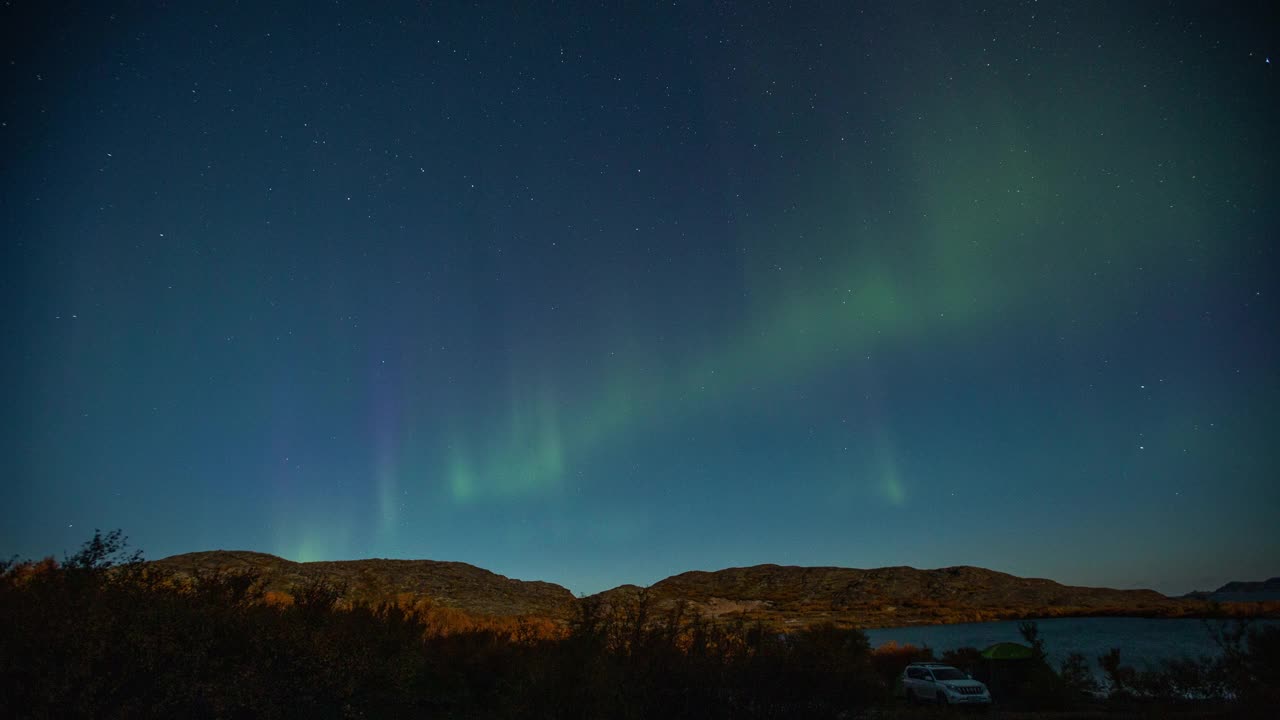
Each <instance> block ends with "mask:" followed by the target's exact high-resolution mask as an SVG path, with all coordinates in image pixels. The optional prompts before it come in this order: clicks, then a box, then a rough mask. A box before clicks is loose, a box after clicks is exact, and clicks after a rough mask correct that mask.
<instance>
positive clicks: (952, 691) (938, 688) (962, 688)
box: [902, 663, 991, 705]
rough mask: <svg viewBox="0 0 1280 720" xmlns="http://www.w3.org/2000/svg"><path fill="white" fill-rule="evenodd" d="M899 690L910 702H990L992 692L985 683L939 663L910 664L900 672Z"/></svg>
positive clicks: (940, 703)
mask: <svg viewBox="0 0 1280 720" xmlns="http://www.w3.org/2000/svg"><path fill="white" fill-rule="evenodd" d="M902 689H903V690H904V691H905V692H906V694H907V700H909V701H911V702H936V703H938V704H939V705H949V704H955V705H990V704H991V693H990V692H989V691H988V690H987V686H986V685H983V684H982V683H980V682H978V681H977V680H974V679H973V678H971V677H969V675H968V674H966V673H964V672H961V671H959V670H957V669H955V668H953V667H951V666H950V665H943V664H942V663H911V664H910V665H908V666H907V669H906V670H903V671H902Z"/></svg>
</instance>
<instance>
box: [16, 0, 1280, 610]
mask: <svg viewBox="0 0 1280 720" xmlns="http://www.w3.org/2000/svg"><path fill="white" fill-rule="evenodd" d="M83 5H85V6H76V5H72V4H61V3H48V2H15V3H12V4H9V5H6V6H5V7H4V8H3V9H0V27H3V28H4V31H3V32H4V34H5V41H4V43H3V47H4V50H3V59H4V60H5V62H4V67H3V71H2V72H3V77H4V88H5V89H4V98H3V109H2V112H0V142H3V150H4V152H3V158H4V161H3V167H4V171H3V185H2V186H0V191H2V192H0V212H2V213H3V215H2V218H3V223H4V224H3V227H4V244H3V256H2V257H0V260H2V261H3V269H0V282H2V285H0V291H2V292H3V299H4V307H5V313H4V316H5V333H4V335H5V337H6V338H8V341H7V342H6V343H5V344H4V352H3V367H2V369H3V371H4V377H5V378H6V381H7V384H8V392H7V393H6V394H7V396H8V398H9V400H8V402H6V403H5V408H6V412H5V413H4V414H3V427H2V428H0V430H2V431H3V432H2V433H0V435H2V437H3V439H2V440H0V463H2V464H0V481H2V482H3V490H4V499H5V501H4V511H3V516H2V517H3V523H0V547H2V548H3V549H4V551H5V552H6V553H9V552H13V553H18V554H20V555H28V556H41V555H45V554H50V553H53V554H59V555H60V554H61V552H62V551H64V550H70V549H74V548H75V547H76V546H78V544H79V543H80V542H81V541H83V540H84V539H85V538H86V537H87V536H88V535H89V534H91V533H92V529H93V528H94V527H102V528H115V527H120V528H123V529H124V530H125V531H126V533H128V534H129V535H130V536H131V537H132V539H133V541H134V544H136V545H138V546H140V547H142V548H143V549H144V550H145V551H146V553H147V555H148V556H149V557H160V556H164V555H168V554H172V553H178V552H186V551H192V550H204V549H213V548H236V549H252V550H260V551H265V552H272V553H276V554H279V555H282V556H285V557H288V558H291V559H294V560H314V559H335V558H361V557H371V556H383V557H406V558H433V559H445V560H461V561H465V562H470V563H473V564H476V565H480V566H482V567H486V568H489V569H492V570H495V571H497V572H500V573H503V574H506V575H511V576H514V577H520V578H532V579H545V580H550V581H553V582H558V583H561V584H563V585H566V586H567V587H569V588H570V589H572V590H574V591H576V592H594V591H598V590H602V589H605V588H607V587H611V586H613V585H616V584H620V583H623V582H636V583H642V584H647V583H650V582H653V581H655V580H657V579H660V578H661V577H664V576H666V575H669V574H673V573H676V572H680V571H683V570H688V569H716V568H721V567H727V566H735V565H748V564H756V563H763V562H776V563H783V564H799V565H843V566H852V567H872V566H881V565H913V566H916V567H939V566H947V565H956V564H972V565H981V566H986V567H991V568H994V569H997V570H1003V571H1007V572H1012V573H1016V574H1020V575H1032V576H1041V577H1051V578H1053V579H1056V580H1060V581H1063V582H1068V583H1073V584H1103V585H1112V586H1117V587H1132V586H1149V587H1155V588H1156V589H1159V590H1162V591H1166V592H1185V591H1187V590H1191V589H1193V588H1210V587H1213V586H1216V585H1217V584H1219V583H1221V582H1223V581H1226V580H1228V579H1256V578H1261V577H1269V576H1271V575H1274V574H1276V572H1277V570H1278V569H1280V533H1277V532H1276V518H1277V516H1278V515H1280V513H1278V511H1280V486H1278V484H1277V480H1280V476H1278V474H1277V453H1276V451H1275V450H1274V446H1275V443H1276V437H1277V430H1278V429H1280V410H1278V408H1280V384H1278V378H1277V367H1280V364H1278V361H1280V357H1278V354H1277V342H1276V327H1277V326H1278V323H1277V302H1276V290H1277V284H1276V282H1275V279H1276V278H1275V268H1276V267H1278V266H1280V265H1278V264H1277V260H1278V258H1277V257H1276V255H1277V252H1276V234H1277V228H1278V227H1280V225H1278V222H1277V221H1278V220H1280V218H1278V217H1277V214H1278V211H1277V204H1276V202H1275V185H1274V182H1275V178H1276V176H1277V169H1278V168H1277V152H1276V143H1275V122H1276V118H1275V108H1276V107H1277V106H1280V103H1278V102H1277V85H1276V75H1275V70H1274V65H1273V64H1272V63H1271V61H1270V58H1271V56H1272V55H1278V54H1280V46H1277V42H1276V41H1277V36H1276V31H1275V28H1276V25H1275V23H1274V22H1273V20H1274V18H1271V17H1269V16H1267V15H1266V13H1265V9H1266V8H1267V4H1266V3H1256V4H1251V3H1233V4H1232V5H1231V7H1230V8H1226V9H1222V10H1216V9H1213V8H1211V7H1210V5H1209V4H1208V3H1198V2H1196V3H1183V2H1173V3H1168V2H1162V3H1123V4H1116V3H1065V4H1055V3H1035V2H1031V3H1015V2H1004V3H965V4H959V3H935V2H877V3H832V4H827V5H821V6H820V7H807V8H779V7H769V8H765V7H763V6H758V5H757V4H755V3H690V4H682V3H677V4H669V5H663V6H661V7H658V6H651V5H649V4H636V5H634V6H630V7H627V8H619V7H615V6H612V5H610V6H608V7H598V6H594V5H585V4H580V3H569V4H559V5H554V6H553V5H551V4H547V3H536V4H532V5H526V6H524V7H523V8H521V9H518V10H511V9H507V8H502V7H499V6H498V5H496V4H492V3H481V4H480V5H479V6H478V7H477V6H469V5H468V6H463V5H462V4H457V3H445V4H442V5H441V6H438V7H437V6H420V5H418V4H415V3H390V2H389V3H377V4H365V3H320V2H305V3H271V4H268V5H270V7H269V8H268V7H266V6H264V5H263V4H261V3H241V4H239V5H234V4H231V3H208V4H204V3H176V4H149V3H130V4H121V5H119V6H118V7H114V6H112V5H111V4H109V3H88V4H83ZM744 5H746V6H749V7H743V6H744Z"/></svg>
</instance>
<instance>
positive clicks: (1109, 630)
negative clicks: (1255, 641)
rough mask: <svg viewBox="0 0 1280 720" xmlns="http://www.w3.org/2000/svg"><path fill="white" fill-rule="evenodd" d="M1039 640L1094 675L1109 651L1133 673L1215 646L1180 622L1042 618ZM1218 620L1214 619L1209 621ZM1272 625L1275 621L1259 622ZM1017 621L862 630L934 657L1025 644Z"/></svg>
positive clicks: (874, 643)
mask: <svg viewBox="0 0 1280 720" xmlns="http://www.w3.org/2000/svg"><path fill="white" fill-rule="evenodd" d="M1035 622H1036V624H1037V625H1039V626H1040V637H1042V638H1044V643H1045V650H1046V652H1048V654H1049V662H1050V663H1051V664H1052V665H1053V666H1054V668H1058V667H1061V664H1062V661H1063V659H1065V658H1066V656H1067V654H1068V653H1073V652H1078V653H1081V654H1082V655H1084V656H1085V658H1087V659H1088V660H1089V663H1090V665H1092V666H1093V670H1094V673H1099V672H1100V670H1099V668H1098V656H1099V655H1103V654H1105V653H1106V652H1107V651H1108V650H1110V649H1111V648H1113V647H1118V648H1120V661H1121V663H1122V664H1124V665H1132V666H1133V667H1135V668H1138V669H1139V670H1143V669H1147V668H1149V667H1154V666H1155V664H1156V663H1158V662H1159V661H1161V660H1164V659H1167V658H1177V657H1184V656H1190V657H1200V656H1202V655H1213V656H1216V655H1218V654H1219V650H1218V646H1217V645H1215V644H1214V642H1213V638H1212V636H1211V635H1210V634H1209V631H1208V630H1207V629H1206V627H1205V623H1204V621H1202V620H1190V619H1186V618H1176V619H1167V620H1162V619H1153V618H1126V617H1105V618H1048V619H1043V620H1036V621H1035ZM1211 622H1218V621H1211ZM1261 622H1267V623H1274V622H1275V621H1261ZM1018 623H1019V621H1017V620H1007V621H1001V622H985V623H962V624H958V625H921V626H915V627H900V628H878V629H875V630H866V631H865V632H866V633H867V637H868V638H869V639H870V640H871V647H873V648H874V647H879V646H880V645H882V644H884V643H887V642H890V641H893V642H896V643H898V644H899V645H905V644H911V645H915V646H921V645H928V646H929V647H931V648H933V650H934V653H935V654H936V655H939V656H940V655H941V654H942V653H943V652H944V651H946V650H954V649H956V648H961V647H976V648H978V649H979V650H981V649H983V648H985V647H987V646H989V645H992V644H994V643H998V642H1016V643H1022V644H1024V645H1025V644H1026V643H1025V641H1024V640H1023V639H1022V635H1021V634H1019V633H1018Z"/></svg>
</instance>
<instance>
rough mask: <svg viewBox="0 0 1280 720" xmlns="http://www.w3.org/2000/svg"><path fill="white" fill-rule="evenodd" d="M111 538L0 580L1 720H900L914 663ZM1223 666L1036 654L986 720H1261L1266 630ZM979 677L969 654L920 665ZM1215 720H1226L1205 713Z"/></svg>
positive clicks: (907, 652)
mask: <svg viewBox="0 0 1280 720" xmlns="http://www.w3.org/2000/svg"><path fill="white" fill-rule="evenodd" d="M141 560H142V558H141V556H140V554H138V553H129V552H128V549H127V546H126V542H125V538H124V537H123V536H122V535H121V534H120V532H119V531H113V532H110V533H106V534H102V533H95V535H94V537H93V538H92V539H91V540H90V541H88V542H87V543H85V545H84V546H83V547H82V548H81V549H80V551H79V552H77V553H75V554H74V555H71V556H69V557H66V558H65V559H64V560H63V561H62V562H57V561H55V560H53V559H51V558H50V559H45V560H42V561H36V562H31V561H24V562H16V561H8V562H4V563H0V613H3V615H2V616H3V619H4V621H3V622H0V716H3V717H14V718H135V717H160V716H163V717H187V718H240V717H245V718H248V717H253V718H284V717H304V716H305V717H308V718H317V719H318V718H379V717H408V716H420V717H449V718H508V717H509V718H515V717H519V718H593V719H594V718H651V717H667V718H684V717H690V718H693V717H696V718H784V717H786V718H790V717H805V718H825V717H829V718H836V717H855V716H858V715H859V714H862V713H864V712H867V713H872V714H875V715H877V716H882V717H883V716H892V715H895V714H912V713H915V712H917V711H915V710H909V709H906V708H903V707H902V704H903V701H902V700H900V699H898V698H897V690H898V683H899V678H900V676H901V674H902V671H903V668H905V666H906V665H907V663H909V662H912V661H917V660H928V659H933V658H934V654H933V652H932V651H931V650H929V649H928V648H914V647H910V646H906V647H898V646H894V645H886V646H882V647H880V648H876V649H872V648H871V647H870V646H869V644H868V642H867V638H866V635H864V634H863V633H862V632H860V631H858V630H856V629H852V628H840V627H836V626H834V625H830V624H824V625H815V626H810V627H807V628H804V629H800V630H796V631H793V632H789V633H779V632H777V631H776V630H775V629H772V628H769V627H768V626H766V625H764V624H761V623H753V622H751V621H750V620H747V619H745V618H741V617H739V618H724V617H721V618H718V619H714V620H713V619H709V618H707V617H704V616H702V615H699V614H697V613H692V612H689V610H688V608H687V607H685V606H683V605H676V606H675V607H673V608H668V609H663V610H661V611H659V610H658V609H657V605H656V604H655V603H653V602H651V601H650V599H649V598H648V597H647V596H646V594H645V593H644V592H639V593H637V594H636V595H635V596H634V597H631V598H629V599H627V600H626V601H625V602H615V603H612V604H607V603H605V602H603V601H600V600H594V601H591V602H581V603H579V604H578V605H577V611H576V615H575V616H574V617H573V618H572V619H571V620H570V621H569V622H568V623H554V622H550V621H547V620H544V619H538V618H496V617H479V616H474V615H469V614H467V613H464V612H461V611H458V610H456V609H450V608H440V607H436V606H433V605H432V604H431V603H429V602H423V601H421V600H418V599H414V598H410V597H397V598H393V599H391V600H389V601H386V602H382V603H379V604H373V603H367V602H348V601H344V599H343V598H344V591H343V588H341V587H337V586H334V585H332V584H330V583H328V582H326V581H324V580H321V579H316V580H314V581H309V582H303V583H301V584H299V585H298V586H296V587H294V588H293V589H292V590H291V591H290V592H288V593H279V592H276V593H268V592H266V591H265V590H264V589H263V583H262V581H261V578H260V577H258V576H257V575H255V574H254V573H252V572H222V573H199V574H196V575H195V576H192V577H187V576H178V575H175V574H173V573H170V572H165V571H162V570H159V569H157V568H155V567H154V566H150V565H148V564H145V563H143V562H142V561H141ZM1206 627H1207V628H1208V629H1209V630H1211V631H1213V632H1214V633H1215V637H1216V638H1217V640H1218V642H1219V644H1220V646H1221V648H1222V653H1221V655H1220V657H1216V658H1197V659H1183V660H1177V661H1169V662H1166V663H1164V664H1162V665H1161V666H1160V667H1159V668H1158V669H1156V670H1143V671H1139V670H1135V669H1134V668H1132V667H1129V666H1126V665H1124V664H1123V656H1122V654H1121V650H1120V649H1116V650H1113V651H1112V652H1111V653H1109V654H1107V655H1105V656H1104V657H1102V658H1099V662H1100V663H1101V666H1102V668H1103V669H1104V671H1105V675H1106V683H1105V684H1104V685H1103V686H1099V684H1098V683H1097V682H1096V680H1095V678H1094V675H1093V674H1092V672H1090V669H1089V667H1088V663H1087V662H1086V659H1085V658H1083V657H1081V656H1078V655H1076V656H1071V657H1069V658H1068V659H1067V661H1066V662H1064V663H1063V664H1062V665H1061V667H1057V668H1055V667H1051V666H1050V664H1049V663H1048V662H1047V660H1046V659H1045V658H1046V655H1045V649H1044V646H1043V643H1042V642H1041V641H1040V638H1039V635H1038V631H1037V628H1036V626H1035V625H1034V623H1026V624H1024V625H1023V628H1022V630H1023V634H1024V637H1025V639H1026V640H1027V643H1028V644H1029V645H1030V646H1031V647H1032V648H1033V652H1034V655H1035V657H1034V658H1033V659H1032V660H1031V661H1028V664H1027V665H1026V666H1024V671H1022V672H1020V673H1019V674H1017V676H1016V677H1012V678H1010V677H1006V678H1005V683H1006V685H1007V687H997V688H993V689H994V690H995V693H996V697H997V700H998V701H999V702H1000V706H1001V708H1003V709H1012V710H1018V711H1058V710H1061V711H1072V712H1075V713H1077V714H1076V715H1074V716H1076V717H1079V716H1080V715H1079V714H1078V713H1079V712H1080V711H1085V712H1096V713H1108V712H1113V711H1115V712H1122V713H1127V714H1134V713H1137V714H1140V715H1146V714H1151V713H1153V712H1154V713H1156V714H1157V715H1159V714H1169V713H1174V712H1190V713H1193V714H1194V713H1204V712H1209V713H1219V714H1229V715H1230V716H1245V715H1250V714H1257V716H1259V717H1263V716H1269V712H1270V711H1272V710H1274V708H1275V707H1277V706H1280V695H1278V694H1277V688H1280V629H1278V628H1277V627H1275V626H1260V625H1254V624H1251V623H1249V622H1247V621H1240V620H1230V621H1228V620H1223V621H1221V622H1212V621H1210V622H1207V623H1206ZM938 659H940V660H941V661H943V662H947V663H950V664H953V665H956V666H958V667H961V668H964V669H967V670H969V671H971V672H973V673H975V674H980V673H981V672H982V670H983V668H982V662H983V660H982V658H981V656H980V654H979V653H978V651H977V650H976V649H973V648H964V649H961V650H955V651H950V652H948V653H945V654H943V655H942V657H941V658H938ZM1218 716H1225V715H1218Z"/></svg>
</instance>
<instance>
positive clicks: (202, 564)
mask: <svg viewBox="0 0 1280 720" xmlns="http://www.w3.org/2000/svg"><path fill="white" fill-rule="evenodd" d="M153 565H155V566H156V567H159V568H163V569H167V570H170V571H173V572H177V573H182V574H188V575H190V574H192V573H195V572H197V571H202V572H212V571H219V570H238V569H253V570H256V571H258V572H260V573H262V574H263V576H264V577H265V579H266V582H267V589H269V590H274V591H279V592H289V591H290V589H291V588H293V587H297V586H300V585H303V584H304V583H306V582H307V581H308V580H310V579H312V578H321V579H324V580H327V581H329V582H332V583H336V584H340V585H343V586H345V587H346V588H347V591H346V597H347V598H348V599H359V600H366V601H371V602H378V601H384V600H394V599H404V598H406V597H407V598H410V599H414V600H420V599H429V600H430V601H431V603H432V604H433V605H435V606H439V607H449V608H456V609H459V610H462V611H465V612H467V613H474V614H480V615H487V616H492V617H510V616H517V615H529V616H536V617H542V618H548V619H550V620H554V621H557V622H563V621H566V620H568V619H569V618H570V617H572V616H573V614H574V613H575V612H576V611H577V610H578V608H579V604H580V603H583V602H589V603H600V604H602V605H603V606H605V607H606V608H608V607H610V606H618V605H621V604H623V603H628V602H631V601H633V600H635V599H637V598H639V597H642V596H644V597H647V598H648V599H649V600H650V601H651V603H652V605H653V608H654V610H655V611H657V612H664V611H666V610H668V609H670V608H673V607H674V606H675V605H677V604H678V603H683V604H685V605H686V606H687V607H688V608H689V609H690V610H692V611H694V612H697V613H700V614H703V615H707V616H711V617H723V616H736V617H742V618H744V619H746V620H748V621H760V622H764V623H766V624H769V625H772V626H775V627H801V626H804V625H808V624H812V623H817V622H827V621H829V622H835V623H839V624H845V625H857V626H860V627H886V626H894V625H913V624H938V623H952V622H976V621H985V620H1001V619H1011V618H1023V617H1054V616H1063V617H1065V616H1088V615H1141V616H1154V617H1159V616H1179V615H1187V614H1194V613H1196V612H1203V610H1204V605H1203V603H1202V602H1197V601H1196V599H1179V598H1169V597H1165V596H1164V595H1161V594H1160V593H1157V592H1155V591H1153V590H1112V589H1109V588H1085V587H1071V586H1067V585H1062V584H1060V583H1056V582H1054V581H1052V580H1043V579H1038V578H1021V577H1016V576H1014V575H1009V574H1006V573H1001V572H996V571H994V570H986V569H983V568H978V567H967V566H961V567H950V568H941V569H938V570H918V569H916V568H911V567H888V568H876V569H870V570H858V569H853V568H840V567H793V566H779V565H755V566H752V567H743V568H729V569H727V570H718V571H715V572H703V571H692V572H686V573H681V574H679V575H674V576H672V577H669V578H666V579H665V580H661V581H659V582H657V583H655V584H653V585H652V586H650V587H648V588H642V587H638V586H636V585H623V586H621V587H617V588H614V589H612V590H607V591H605V592H602V593H598V594H596V595H593V596H591V597H590V598H585V599H583V600H579V599H576V598H574V596H573V594H572V593H570V592H569V591H568V590H566V589H565V588H563V587H560V586H559V585H554V584H552V583H547V582H530V581H524V580H513V579H510V578H506V577H503V576H501V575H497V574H495V573H492V572H489V571H488V570H483V569H481V568H478V567H474V566H472V565H467V564H465V563H459V562H439V561H434V560H350V561H333V562H308V563H297V562H292V561H290V560H285V559H283V558H279V557H276V556H274V555H267V554H264V553H256V552H233V551H224V550H217V551H212V552H197V553H189V554H186V555H175V556H173V557H169V558H165V559H163V560H157V561H155V562H154V563H153ZM1276 582H1278V581H1277V580H1275V579H1273V580H1269V581H1267V583H1263V584H1262V585H1267V584H1268V583H1276ZM1224 589H1225V588H1224Z"/></svg>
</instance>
